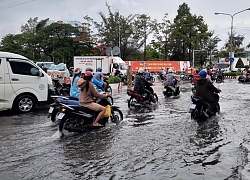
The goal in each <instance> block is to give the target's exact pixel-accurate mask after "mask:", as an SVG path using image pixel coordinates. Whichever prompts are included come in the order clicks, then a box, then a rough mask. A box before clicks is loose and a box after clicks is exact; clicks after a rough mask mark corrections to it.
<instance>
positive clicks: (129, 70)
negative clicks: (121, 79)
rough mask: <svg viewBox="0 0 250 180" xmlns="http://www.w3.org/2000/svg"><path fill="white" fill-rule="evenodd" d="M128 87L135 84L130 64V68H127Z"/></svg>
mask: <svg viewBox="0 0 250 180" xmlns="http://www.w3.org/2000/svg"><path fill="white" fill-rule="evenodd" d="M127 86H128V87H127V88H128V89H131V88H132V86H133V84H132V71H131V65H130V64H129V65H128V69H127Z"/></svg>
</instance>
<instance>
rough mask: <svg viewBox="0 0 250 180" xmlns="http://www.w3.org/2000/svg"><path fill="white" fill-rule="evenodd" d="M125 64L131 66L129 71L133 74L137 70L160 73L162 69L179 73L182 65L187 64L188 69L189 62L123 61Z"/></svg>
mask: <svg viewBox="0 0 250 180" xmlns="http://www.w3.org/2000/svg"><path fill="white" fill-rule="evenodd" d="M125 62H126V64H130V65H131V70H132V71H133V72H136V71H138V69H139V68H142V69H148V70H149V72H160V71H161V70H162V69H164V70H165V71H166V70H167V69H168V68H171V69H173V70H174V71H181V70H182V68H183V63H186V62H188V63H187V64H188V67H185V68H189V61H125Z"/></svg>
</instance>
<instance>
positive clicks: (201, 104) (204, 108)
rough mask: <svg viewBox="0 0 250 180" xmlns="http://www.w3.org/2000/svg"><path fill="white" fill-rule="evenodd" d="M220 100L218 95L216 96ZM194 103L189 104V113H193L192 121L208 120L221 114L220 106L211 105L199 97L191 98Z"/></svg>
mask: <svg viewBox="0 0 250 180" xmlns="http://www.w3.org/2000/svg"><path fill="white" fill-rule="evenodd" d="M214 95H215V96H217V97H216V98H219V95H218V94H216V93H215V94H214ZM191 101H192V103H190V104H189V112H190V113H191V119H195V120H199V121H202V120H206V119H208V118H210V117H212V116H214V115H216V113H220V104H219V103H217V104H209V103H208V102H206V101H205V100H204V99H202V98H201V97H199V96H191Z"/></svg>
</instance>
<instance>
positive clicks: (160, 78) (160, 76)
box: [157, 72, 165, 82]
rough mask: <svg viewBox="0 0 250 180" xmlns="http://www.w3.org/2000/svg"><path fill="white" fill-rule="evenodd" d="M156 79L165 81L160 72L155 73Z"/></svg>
mask: <svg viewBox="0 0 250 180" xmlns="http://www.w3.org/2000/svg"><path fill="white" fill-rule="evenodd" d="M157 79H158V80H159V81H161V82H163V81H165V76H164V75H163V74H162V73H161V72H160V73H159V74H158V75H157Z"/></svg>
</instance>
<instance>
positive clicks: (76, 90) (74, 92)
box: [69, 68, 82, 99]
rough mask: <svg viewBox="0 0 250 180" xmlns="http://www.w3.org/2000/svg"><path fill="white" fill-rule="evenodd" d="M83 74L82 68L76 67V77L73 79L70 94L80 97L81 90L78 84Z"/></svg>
mask: <svg viewBox="0 0 250 180" xmlns="http://www.w3.org/2000/svg"><path fill="white" fill-rule="evenodd" d="M81 74H82V69H81V68H75V70H74V77H73V79H72V83H71V87H70V92H69V95H70V96H72V97H75V98H77V99H78V98H79V95H80V91H79V88H78V85H77V82H78V80H79V79H80V76H81Z"/></svg>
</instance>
